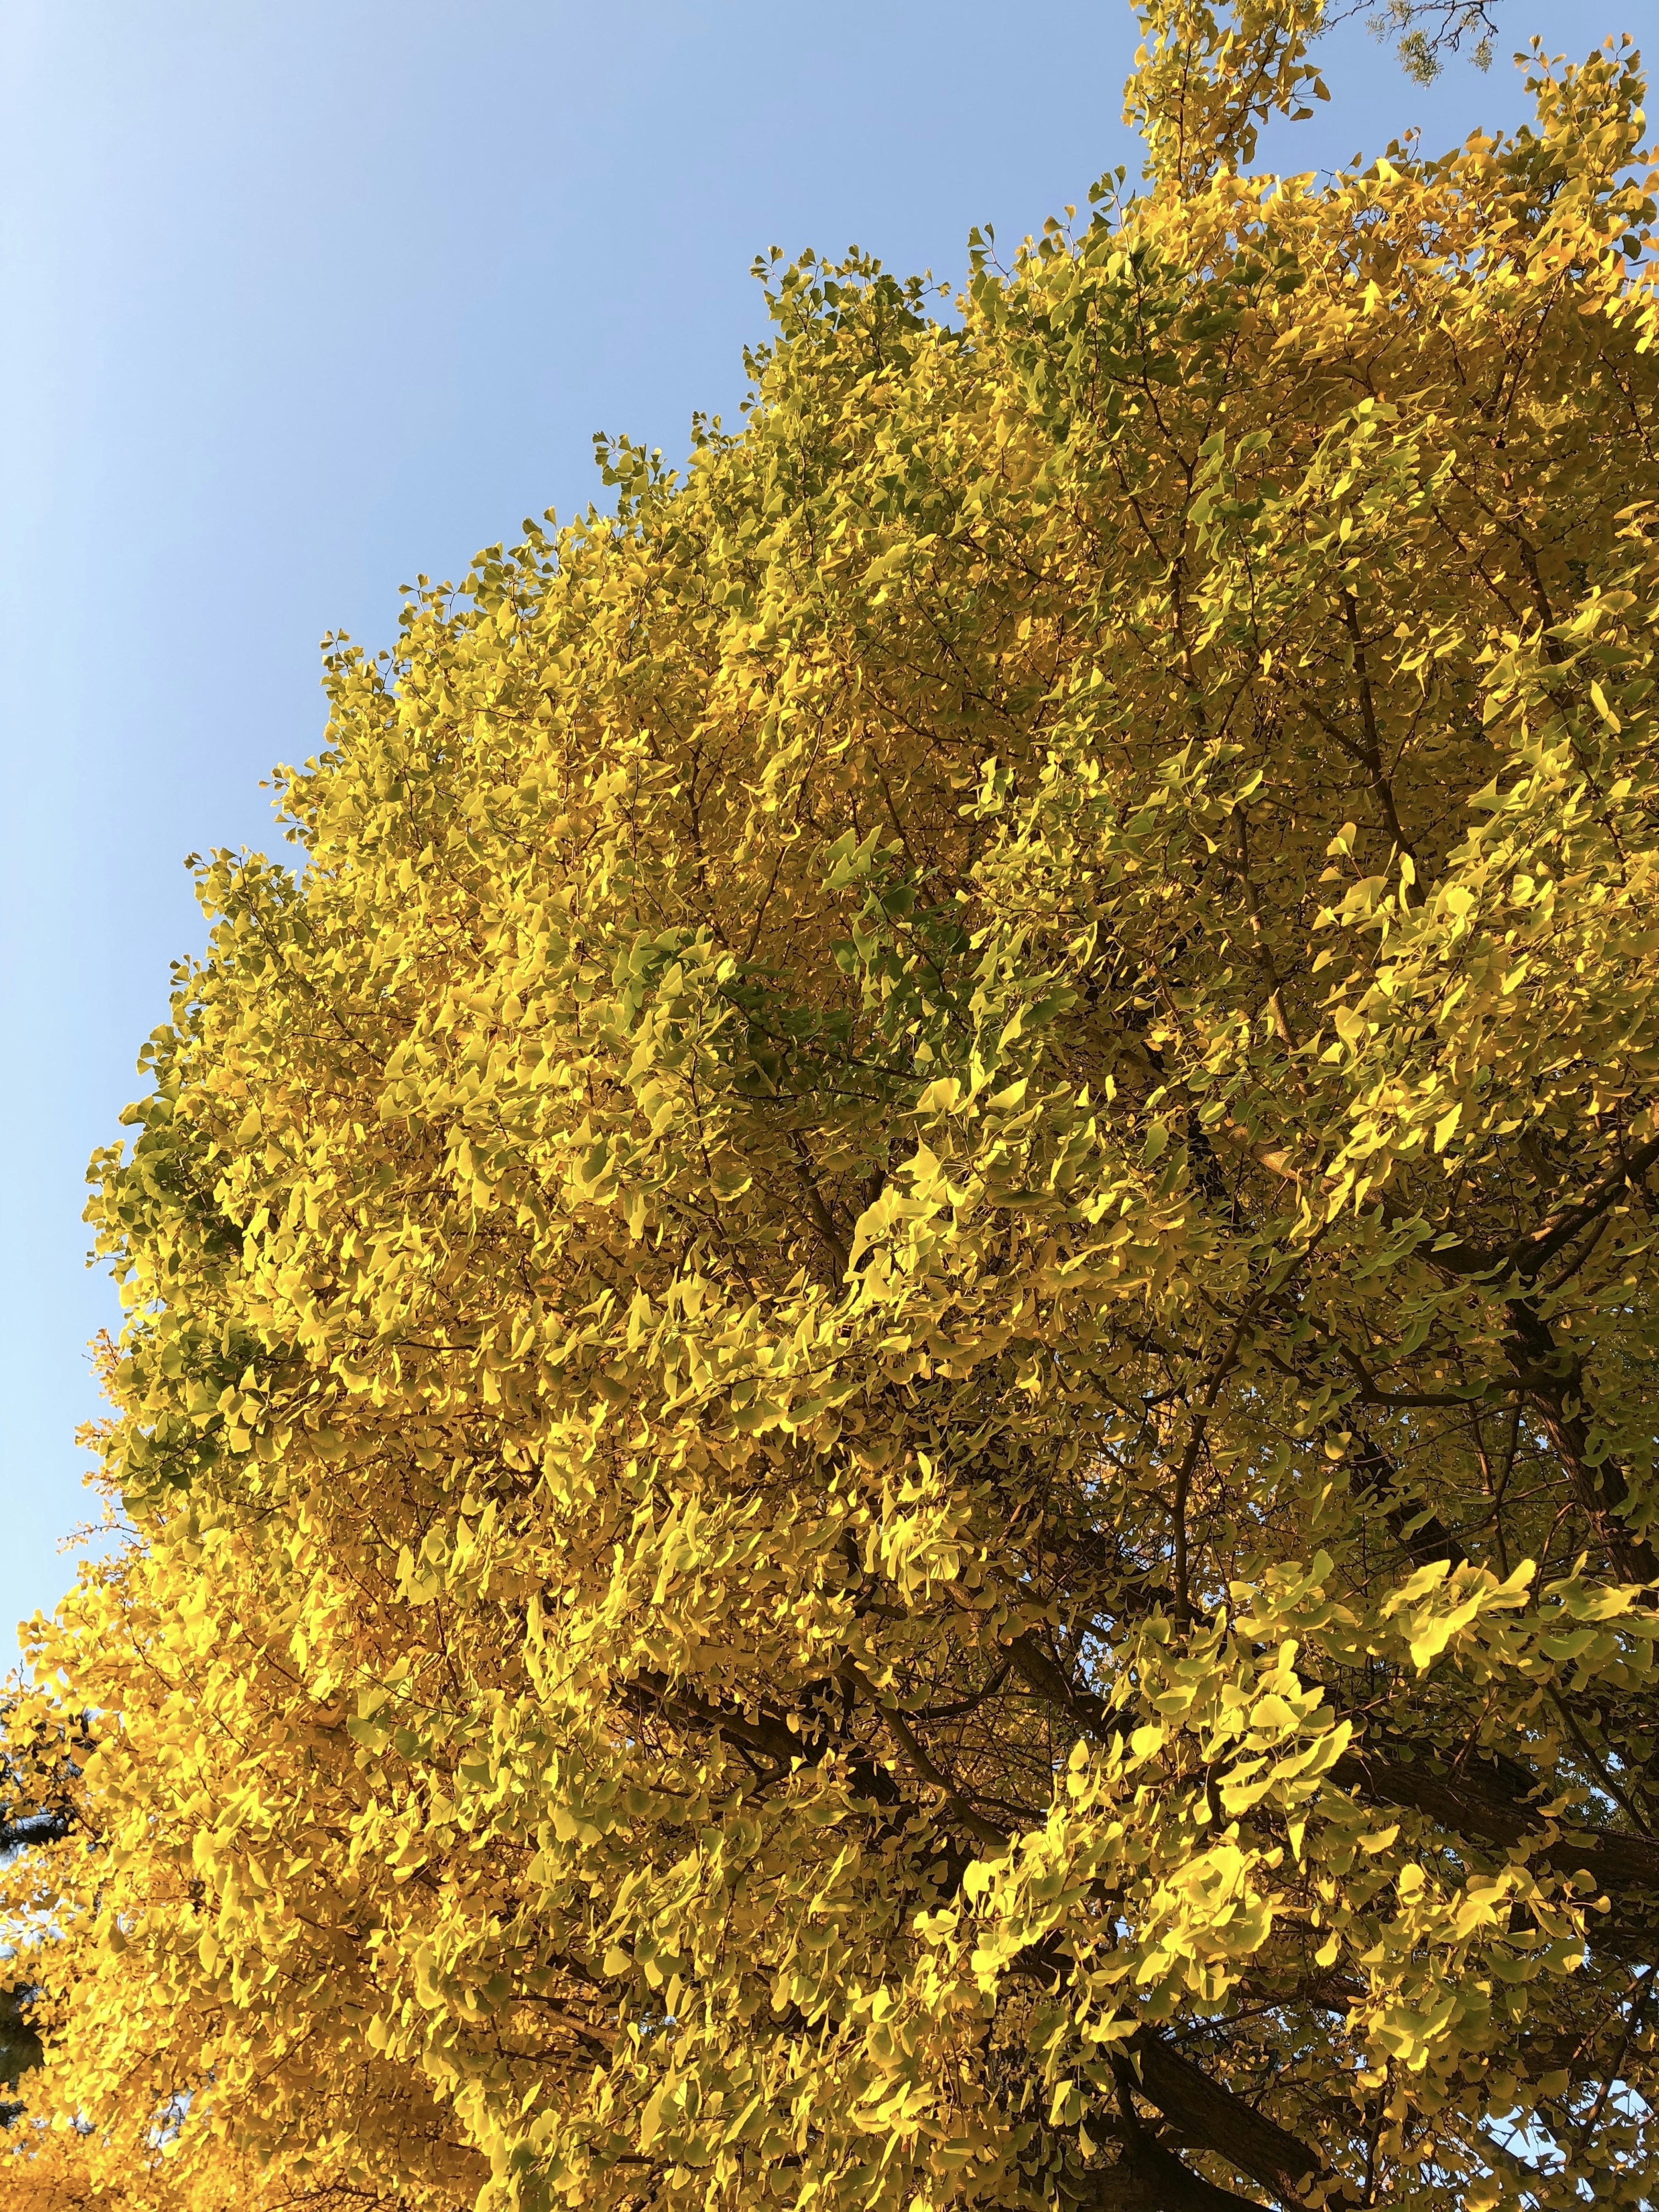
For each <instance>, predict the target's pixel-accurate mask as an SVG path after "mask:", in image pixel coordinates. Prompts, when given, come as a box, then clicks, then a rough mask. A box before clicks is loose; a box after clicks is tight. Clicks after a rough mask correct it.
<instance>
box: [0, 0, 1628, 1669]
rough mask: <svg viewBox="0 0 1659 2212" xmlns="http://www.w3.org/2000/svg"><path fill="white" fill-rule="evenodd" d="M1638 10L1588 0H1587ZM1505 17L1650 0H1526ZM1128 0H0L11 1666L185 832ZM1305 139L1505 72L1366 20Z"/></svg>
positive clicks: (300, 753) (1346, 42) (1091, 138)
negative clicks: (803, 271) (337, 663)
mask: <svg viewBox="0 0 1659 2212" xmlns="http://www.w3.org/2000/svg"><path fill="white" fill-rule="evenodd" d="M1604 5H1605V7H1606V8H1607V10H1608V11H1609V12H1607V14H1606V15H1605V16H1604V15H1603V14H1602V8H1603V6H1604ZM1498 9H1499V13H1500V15H1501V18H1502V21H1503V22H1504V28H1505V32H1506V33H1512V35H1506V37H1505V38H1504V40H1501V41H1500V46H1501V48H1502V50H1503V52H1505V53H1507V51H1508V50H1509V48H1510V47H1512V46H1519V45H1521V44H1522V43H1523V40H1524V37H1525V35H1526V34H1528V33H1531V32H1532V31H1533V30H1534V29H1535V30H1537V31H1539V32H1541V33H1542V34H1543V35H1544V36H1545V38H1546V40H1547V43H1548V44H1549V46H1550V47H1551V49H1552V50H1553V51H1555V50H1560V49H1564V48H1565V49H1567V50H1569V51H1571V52H1572V53H1573V54H1574V55H1576V56H1577V55H1580V54H1582V53H1583V51H1584V50H1585V49H1586V48H1587V47H1589V46H1590V45H1591V44H1593V43H1594V42H1595V41H1596V40H1599V39H1600V38H1601V36H1602V35H1603V34H1604V33H1607V32H1608V31H1617V30H1630V31H1632V32H1634V33H1636V34H1637V36H1638V39H1640V38H1643V36H1644V33H1645V34H1646V35H1645V43H1646V44H1647V46H1649V48H1650V50H1654V51H1659V35H1656V34H1659V0H1574V4H1567V5H1564V4H1561V0H1498ZM1135 40H1136V30H1135V26H1134V22H1133V18H1132V16H1131V15H1130V14H1129V11H1128V9H1127V6H1126V5H1124V4H1123V0H998V4H991V0H949V4H945V0H880V4H876V0H836V4H835V5H833V6H824V5H817V6H809V5H804V4H800V3H799V0H610V4H608V5H605V6H599V5H596V4H594V0H586V4H580V5H577V4H570V0H445V4H442V5H440V4H436V0H280V4H278V0H144V4H143V6H142V7H134V6H133V5H132V4H131V0H0V288H3V329H4V333H5V336H4V340H3V344H0V425H3V428H0V656H3V657H0V760H3V769H4V781H3V792H4V799H5V806H4V813H3V816H0V839H3V845H4V852H3V866H0V940H3V943H0V951H3V957H0V998H3V1022H0V1038H3V1044H4V1051H5V1061H4V1066H3V1073H0V1260H3V1266H0V1363H3V1372H0V1667H3V1665H4V1663H6V1661H7V1659H8V1658H9V1650H10V1625H11V1623H12V1622H14V1621H15V1620H17V1619H18V1617H19V1616H20V1615H21V1614H24V1613H29V1612H32V1611H33V1609H34V1608H35V1607H38V1606H46V1607H49V1606H50V1605H51V1604H52V1602H53V1601H54V1600H55V1599H56V1597H57V1596H58V1594H59V1592H60V1591H61V1589H63V1588H64V1586H65V1584H66V1583H68V1581H69V1580H70V1578H71V1576H72V1571H73V1570H72V1565H71V1564H70V1561H69V1560H68V1559H65V1558H64V1556H63V1554H62V1553H61V1552H60V1550H59V1548H58V1547H59V1540H60V1539H61V1538H62V1537H63V1536H64V1534H65V1533H66V1532H67V1531H68V1530H69V1529H70V1528H72V1527H73V1525H74V1524H75V1523H76V1522H77V1521H78V1520H80V1519H82V1517H83V1516H85V1514H86V1513H87V1512H88V1511H89V1510H90V1506H89V1502H88V1499H87V1498H86V1496H85V1493H84V1492H82V1491H81V1490H80V1488H79V1487H78V1481H79V1475H80V1471H81V1468H82V1464H83V1459H84V1455H82V1454H81V1453H79V1452H78V1451H77V1449H76V1446H75V1443H74V1431H75V1430H76V1426H77V1425H78V1424H79V1423H80V1422H82V1421H83V1420H85V1419H88V1418H89V1417H90V1416H92V1415H93V1414H94V1413H95V1412H96V1410H97V1407H96V1401H95V1394H94V1389H93V1386H92V1383H91V1378H90V1375H89V1372H88V1364H87V1360H86V1355H85V1345H86V1342H87V1340H88V1338H89V1337H90V1336H91V1335H92V1334H94V1331H95V1330H96V1329H98V1328H100V1327H103V1326H106V1325H109V1324H112V1322H113V1321H114V1316H115V1308H114V1300H113V1297H112V1292H111V1290H110V1287H109V1285H108V1284H107V1282H106V1279H104V1278H103V1277H102V1276H101V1275H100V1274H98V1273H89V1272H88V1271H87V1269H86V1268H85V1267H84V1264H83V1259H84V1253H85V1249H86V1244H87V1232H86V1231H85V1229H84V1228H83V1227H82V1224H81V1220H80V1214H81V1208H82V1202H83V1200H84V1188H83V1185H82V1174H83V1171H84V1167H85V1163H86V1159H87V1156H88V1153H89V1152H90V1151H91V1150H92V1148H93V1146H94V1145H96V1144H99V1143H102V1142H106V1141H107V1140H108V1139H110V1138H111V1137H112V1135H113V1134H114V1133H116V1115H117V1114H118V1111H119V1109H120V1107H121V1106H122V1104H123V1103H125V1101H126V1100H127V1099H128V1098H130V1097H133V1096H134V1095H135V1094H136V1092H137V1088H138V1085H137V1079H136V1077H135V1073H134V1068H133V1062H134V1059H135V1056H136V1054H137V1049H138V1047H139V1046H140V1044H141V1043H142V1042H143V1038H144V1036H145V1035H146V1034H147V1032H148V1031H149V1029H150V1028H151V1027H152V1026H153V1025H154V1024H155V1022H156V1021H158V1020H159V1019H160V1018H161V1017H162V1015H163V1014H164V1012H165V1009H166V995H167V967H168V963H169V961H170V960H173V959H176V958H178V957H179V956H181V955H183V954H185V953H188V952H190V951H193V950H195V949H196V948H197V947H198V946H199V945H200V943H201V940H202V935H203V929H202V924H201V921H200V917H199V916H198V915H197V910H196V908H195V905H194V902H193V900H192V898H191V894H190V889H189V884H188V879H187V878H186V876H185V872H184V869H183V867H182V865H181V863H182V860H183V858H184V855H185V854H186V853H189V852H191V851H193V850H195V851H199V850H205V849H207V848H211V847H213V846H216V845H232V846H234V845H238V844H250V845H254V846H258V845H260V844H262V843H264V842H268V841H269V837H270V817H269V813H268V802H267V798H266V794H265V793H263V792H262V791H261V790H260V788H259V781H260V779H261V777H262V776H264V775H265V774H266V772H267V771H268V769H269V768H270V765H271V763H273V762H275V761H278V760H296V759H302V758H304V757H306V756H307V754H309V753H311V752H313V751H314V750H315V749H316V747H317V744H318V742H319V736H320V733H321V728H322V720H323V716H322V709H321V701H320V696H319V691H318V688H317V679H318V656H317V641H318V639H319V637H320V636H321V635H322V633H323V632H324V631H325V629H336V628H338V629H346V630H349V632H350V633H351V634H352V635H354V636H355V637H357V638H359V639H361V640H362V641H365V642H367V643H369V644H372V645H378V644H380V643H383V642H385V641H387V640H388V639H389V638H390V637H391V636H392V635H393V634H394V631H395V624H396V615H397V606H398V599H397V587H398V584H399V583H403V582H409V581H411V580H413V577H414V575H415V574H416V571H417V570H425V571H427V572H428V574H433V575H436V576H457V575H459V574H460V573H461V572H462V571H463V570H464V569H465V566H466V564H467V562H468V560H469V558H470V557H471V555H472V553H473V552H474V551H475V550H477V549H478V548H479V547H480V546H482V545H484V544H489V543H490V542H492V541H494V540H495V539H498V538H508V539H509V540H510V539H511V538H513V537H514V536H515V535H516V533H517V529H518V525H519V522H520V519H521V518H522V517H523V516H525V515H526V514H532V513H540V512H541V510H542V509H544V507H548V506H555V507H557V508H558V509H559V510H560V512H561V513H570V512H571V511H573V510H574V509H576V508H578V507H581V506H583V505H585V504H586V501H588V499H589V498H590V497H591V496H593V495H596V494H597V492H598V489H599V487H598V484H597V480H596V479H595V477H594V476H593V473H592V444H591V441H592V434H593V432H594V431H596V430H601V429H604V430H612V431H616V430H622V431H626V432H628V433H629V435H631V436H634V437H636V438H642V439H644V440H646V441H649V442H651V443H653V444H656V445H659V446H660V447H662V448H663V449H664V451H665V453H666V454H667V455H668V456H669V457H670V458H671V459H678V456H679V455H680V454H681V453H682V452H683V451H684V447H685V444H686V426H687V423H688V421H689V418H690V415H691V413H692V411H693V410H694V409H696V410H705V411H723V412H725V413H726V415H727V416H728V417H732V416H735V414H736V411H737V406H738V401H739V400H740V399H741V398H742V396H743V392H744V377H743V364H742V350H743V347H744V343H745V342H749V341H752V340H754V339H756V338H757V337H761V336H763V332H764V328H765V323H764V314H763V307H762V305H761V302H760V299H759V296H758V294H757V291H756V290H755V288H754V287H753V285H752V284H751V283H750V278H749V275H748V271H749V268H750V263H751V262H752V260H753V258H754V257H755V255H756V253H757V252H759V251H761V250H763V249H764V248H765V247H767V246H770V245H773V244H774V243H775V244H777V245H780V246H783V247H784V248H785V249H786V250H787V251H793V250H795V249H798V248H799V247H801V246H808V245H811V246H815V247H817V248H820V249H823V250H825V251H833V250H836V249H839V248H840V247H842V246H845V245H847V244H848V243H850V242H856V243H857V244H859V245H860V246H864V247H866V248H867V249H869V250H871V251H872V252H877V253H879V254H880V255H881V256H882V257H883V258H884V260H885V261H886V262H887V263H888V264H890V266H894V267H896V268H898V269H899V270H903V271H908V270H914V269H921V268H932V269H933V270H935V271H936V272H937V273H938V274H939V275H940V276H957V275H959V274H960V273H961V271H962V270H963V262H964V258H965V257H964V252H963V241H964V239H965V236H966V234H967V231H968V229H969V226H970V225H971V224H973V223H975V222H981V223H982V222H986V221H987V220H988V221H990V222H994V225H995V227H996V231H997V235H998V239H999V240H1000V242H1008V241H1012V240H1017V239H1018V237H1019V236H1020V235H1021V234H1023V233H1024V232H1025V231H1028V230H1031V229H1035V228H1038V227H1040V225H1041V223H1042V218H1043V217H1044V216H1046V215H1048V214H1051V213H1058V212H1059V211H1060V208H1061V207H1062V206H1063V204H1065V203H1066V201H1068V200H1069V201H1073V202H1076V203H1079V204H1081V203H1082V202H1083V201H1084V197H1085V192H1086V191H1087V188H1088V185H1089V184H1090V182H1091V179H1093V178H1095V177H1096V176H1097V175H1098V174H1099V173H1101V172H1102V171H1103V170H1104V169H1106V168H1109V167H1113V166H1115V164H1117V163H1119V162H1127V164H1128V165H1129V166H1130V168H1131V171H1132V173H1133V172H1134V171H1135V170H1137V169H1138V167H1139V155H1138V152H1137V149H1135V147H1134V146H1133V143H1130V141H1129V140H1128V138H1127V134H1126V132H1125V131H1124V129H1123V127H1122V125H1121V122H1120V121H1119V119H1118V116H1119V110H1120V106H1121V100H1120V88H1121V82H1122V80H1123V77H1124V75H1125V73H1126V70H1127V67H1128V64H1129V61H1130V58H1131V57H1132V55H1133V49H1134V45H1135ZM1328 82H1329V84H1330V88H1331V91H1332V94H1333V99H1332V101H1331V104H1330V105H1329V106H1327V107H1322V109H1321V110H1320V111H1319V112H1318V115H1317V117H1316V120H1315V121H1314V122H1312V123H1310V124H1307V125H1300V126H1296V127H1295V128H1294V130H1276V131H1275V132H1274V133H1273V137H1272V139H1271V141H1270V143H1269V145H1268V147H1267V149H1265V150H1266V151H1267V154H1268V155H1269V156H1270V157H1271V158H1272V159H1273V161H1276V162H1277V163H1278V165H1279V166H1281V167H1292V168H1296V169H1304V168H1313V167H1322V166H1328V165H1332V164H1335V163H1338V162H1341V161H1346V160H1347V159H1348V158H1349V157H1350V156H1351V155H1352V154H1353V153H1354V152H1355V150H1356V149H1360V148H1363V149H1365V151H1366V152H1367V153H1368V154H1370V153H1372V152H1376V151H1378V150H1380V149H1382V148H1383V146H1384V145H1385V144H1386V143H1387V142H1388V141H1389V138H1391V137H1395V135H1397V134H1398V133H1399V132H1400V131H1402V130H1403V129H1405V128H1406V127H1407V126H1408V125H1419V126H1420V127H1421V129H1422V131H1423V134H1424V137H1425V142H1426V143H1427V144H1428V145H1429V146H1431V147H1432V148H1435V149H1438V148H1440V147H1442V146H1444V145H1448V144H1450V143H1453V142H1454V141H1455V140H1457V139H1459V138H1462V137H1463V136H1465V135H1466V134H1467V132H1468V131H1470V130H1471V129H1473V128H1474V127H1475V126H1476V125H1485V126H1487V127H1491V126H1492V125H1494V124H1506V123H1510V122H1512V121H1514V120H1515V119H1516V118H1518V116H1519V114H1520V113H1521V112H1522V106H1521V94H1520V87H1519V79H1518V76H1516V73H1515V72H1513V71H1512V70H1510V68H1509V67H1508V66H1507V64H1506V62H1504V61H1500V63H1499V64H1498V66H1496V67H1495V68H1494V69H1493V70H1492V73H1491V74H1490V75H1489V76H1480V75H1478V74H1477V73H1476V72H1475V71H1474V70H1472V69H1470V68H1469V67H1468V65H1467V64H1453V65H1452V67H1451V68H1450V70H1449V71H1448V73H1447V75H1446V76H1445V77H1444V79H1443V81H1442V82H1441V83H1440V84H1439V85H1437V86H1436V87H1435V88H1432V89H1431V90H1430V91H1426V92H1425V91H1424V90H1422V89H1420V88H1417V87H1415V86H1413V85H1412V84H1411V83H1410V82H1408V81H1407V78H1406V77H1405V76H1404V75H1403V73H1402V72H1401V70H1400V68H1399V66H1398V64H1396V63H1395V60H1394V59H1393V58H1392V56H1391V54H1390V53H1389V52H1388V51H1387V50H1385V49H1384V48H1382V47H1380V46H1376V44H1374V43H1373V42H1372V41H1371V40H1369V39H1368V38H1367V37H1366V36H1365V35H1364V33H1362V32H1358V31H1355V30H1347V31H1345V32H1342V33H1339V34H1337V36H1336V37H1334V39H1333V40H1332V41H1331V42H1330V51H1329V53H1328Z"/></svg>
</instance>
